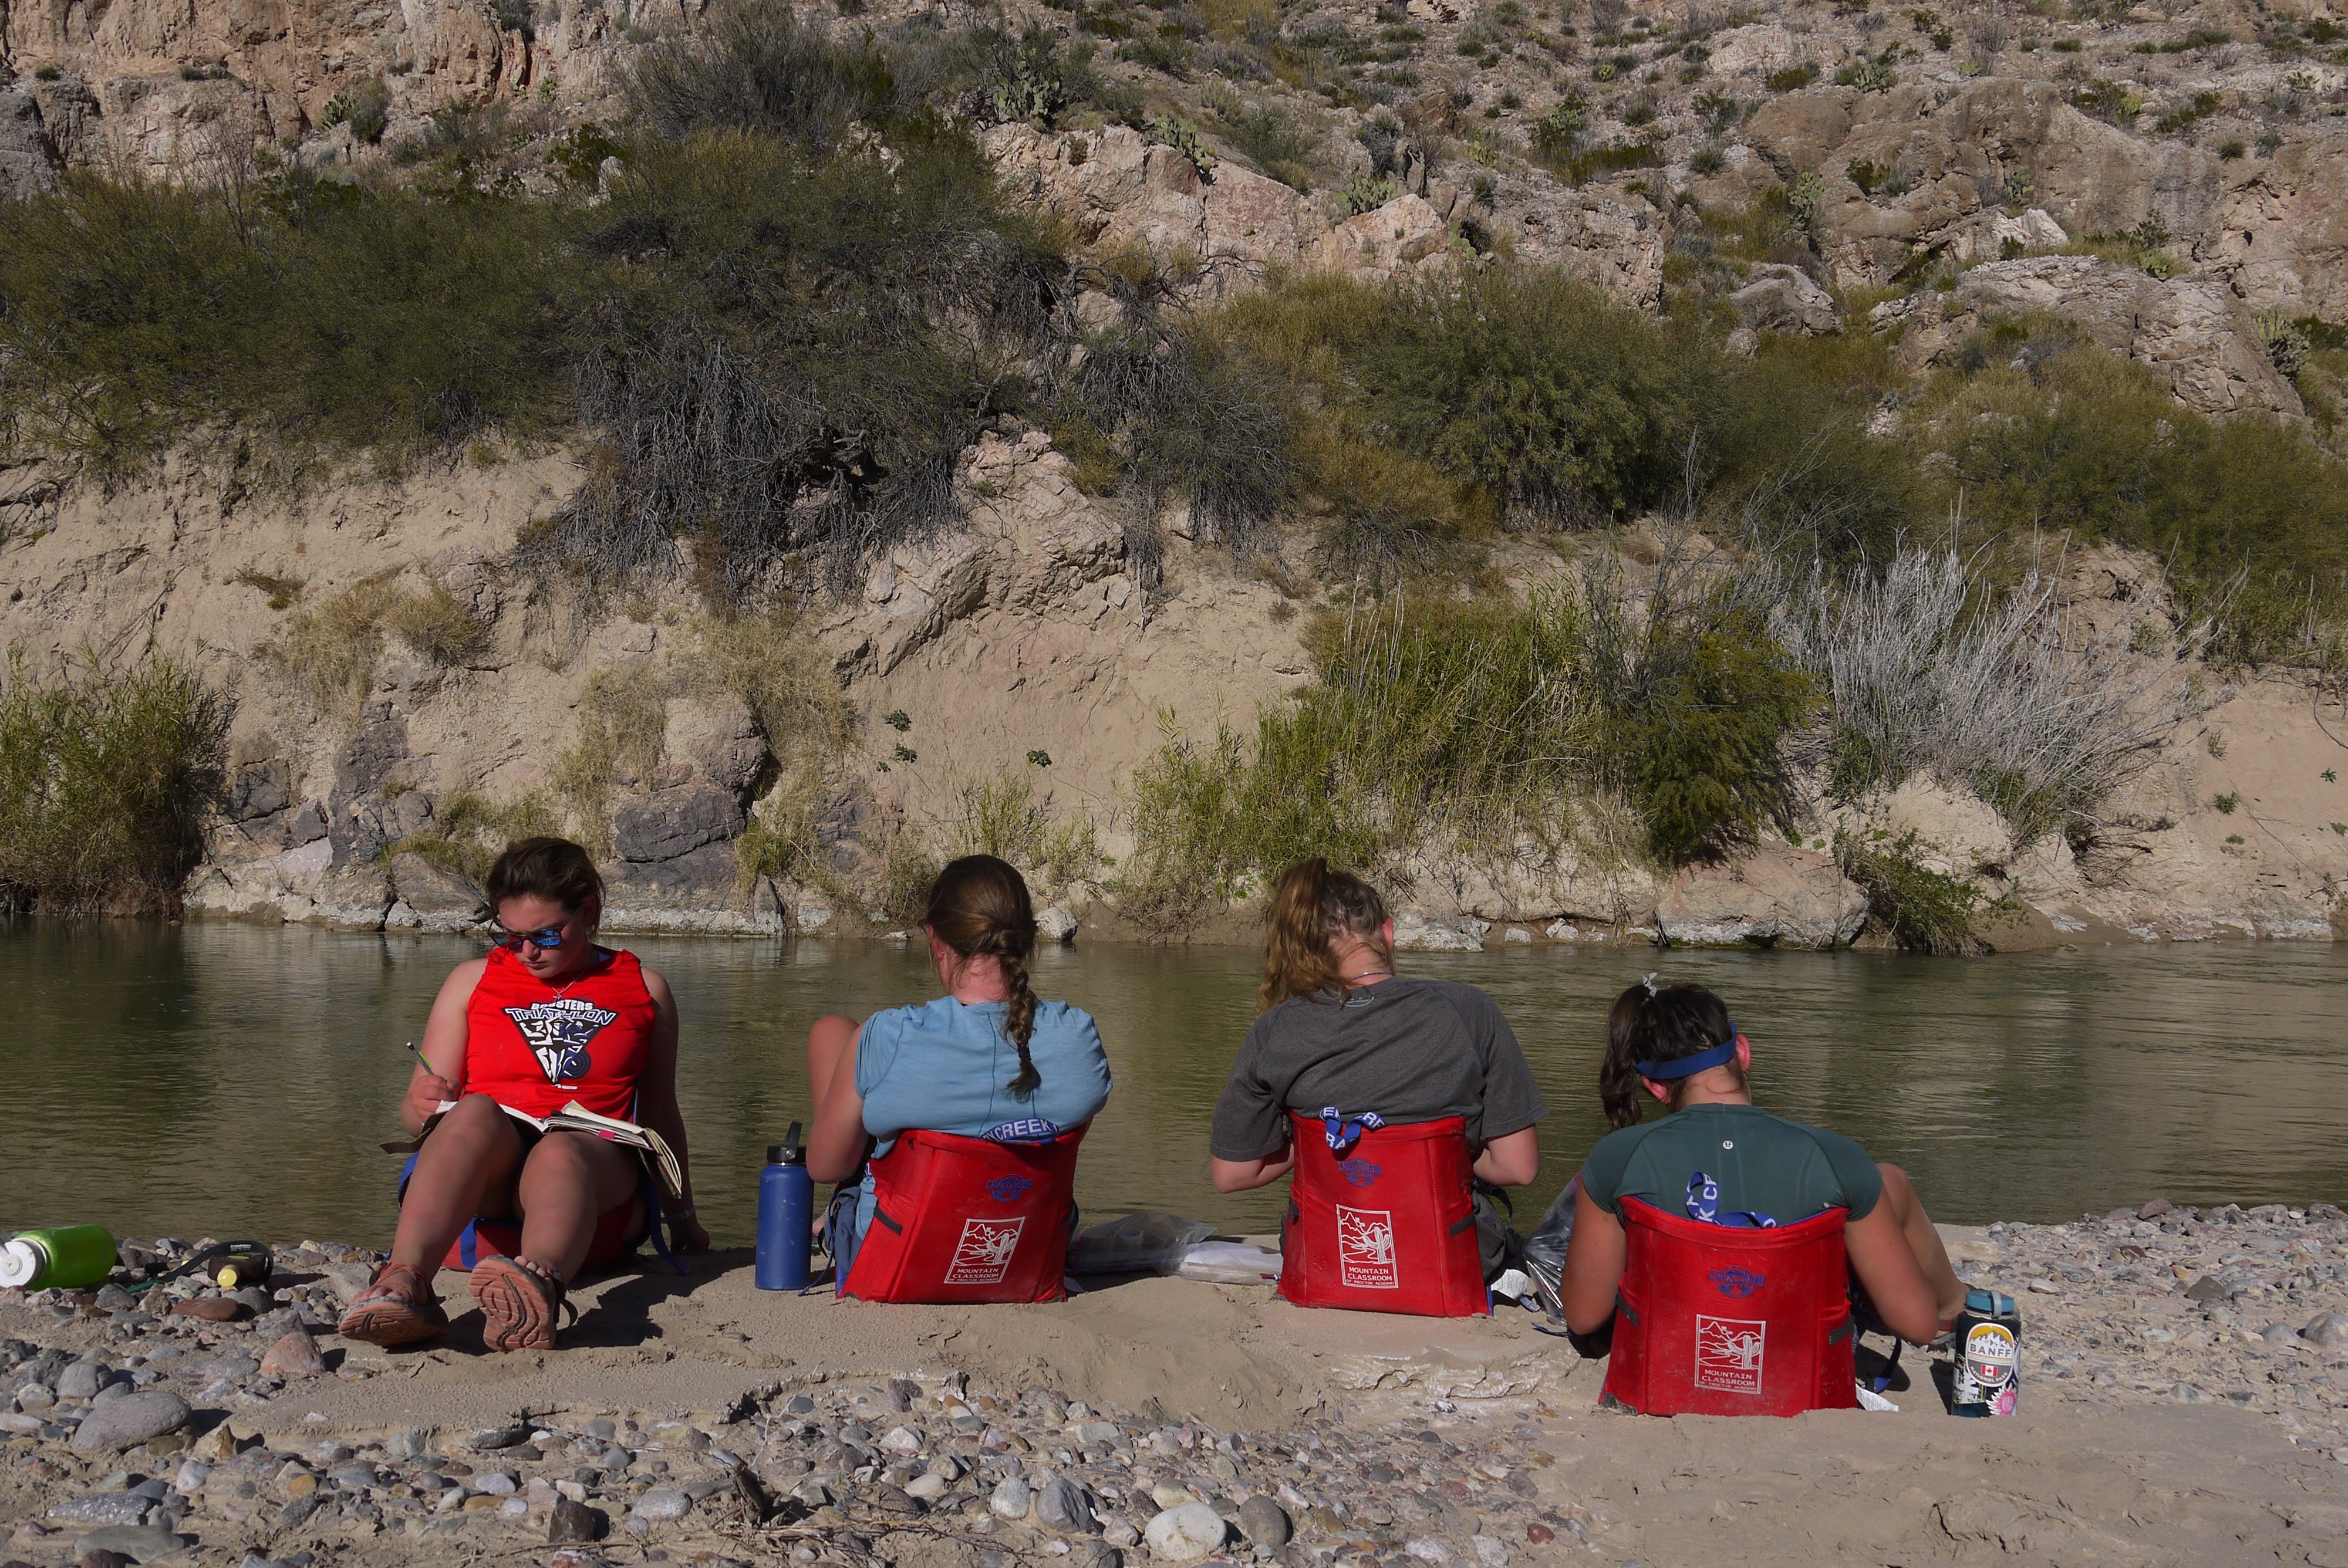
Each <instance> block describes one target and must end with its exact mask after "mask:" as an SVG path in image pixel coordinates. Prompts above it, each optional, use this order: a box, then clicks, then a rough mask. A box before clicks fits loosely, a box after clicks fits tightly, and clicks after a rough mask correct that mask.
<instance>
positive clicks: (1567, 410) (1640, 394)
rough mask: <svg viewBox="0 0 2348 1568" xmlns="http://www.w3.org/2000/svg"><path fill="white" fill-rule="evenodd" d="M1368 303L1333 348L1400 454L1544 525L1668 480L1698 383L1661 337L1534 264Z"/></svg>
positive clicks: (1376, 426)
mask: <svg viewBox="0 0 2348 1568" xmlns="http://www.w3.org/2000/svg"><path fill="white" fill-rule="evenodd" d="M1375 303H1376V304H1377V305H1378V306H1380V307H1381V308H1376V309H1373V310H1370V311H1367V312H1365V313H1363V314H1362V315H1361V316H1360V317H1358V318H1356V320H1355V321H1354V323H1351V332H1352V334H1353V341H1352V342H1351V343H1347V344H1345V345H1344V347H1345V349H1346V350H1347V351H1349V352H1347V354H1346V357H1347V359H1348V360H1349V362H1350V363H1351V364H1352V365H1353V366H1354V367H1356V374H1358V376H1359V378H1360V380H1361V382H1362V383H1363V384H1364V385H1365V387H1366V389H1367V391H1366V395H1365V399H1364V407H1363V414H1364V417H1365V422H1366V424H1367V425H1368V427H1369V428H1371V429H1372V430H1373V431H1375V433H1376V434H1378V435H1379V436H1383V437H1384V438H1385V439H1386V440H1388V441H1390V442H1391V443H1393V444H1394V445H1395V446H1397V447H1399V448H1401V449H1402V450H1404V451H1406V452H1410V453H1412V454H1414V455H1416V456H1421V457H1424V458H1426V460H1428V461H1429V462H1431V463H1433V464H1435V466H1437V467H1438V468H1440V469H1442V470H1443V471H1445V472H1446V473H1448V474H1451V475H1453V476H1455V477H1457V478H1459V479H1463V480H1468V481H1471V482H1473V483H1475V484H1477V485H1478V486H1480V487H1483V488H1484V489H1485V490H1487V491H1488V492H1489V493H1490V494H1491V495H1492V496H1493V497H1496V498H1497V499H1498V500H1499V501H1500V502H1501V503H1502V504H1503V505H1505V506H1507V507H1510V508H1511V509H1519V510H1522V511H1524V512H1527V513H1529V514H1531V515H1533V516H1535V517H1540V518H1555V519H1570V520H1576V521H1585V522H1594V521H1599V520H1602V519H1604V518H1611V517H1614V516H1618V515H1621V514H1622V513H1624V512H1627V511H1628V510H1630V509H1631V508H1632V507H1634V506H1635V505H1637V504H1638V503H1639V502H1640V501H1642V500H1643V499H1646V498H1648V497H1655V496H1659V495H1661V494H1662V493H1663V491H1664V490H1665V489H1666V488H1667V487H1668V483H1669V479H1670V477H1671V470H1672V468H1673V464H1674V461H1675V457H1676V453H1677V448H1678V445H1679V442H1680V439H1681V437H1682V436H1684V433H1685V431H1686V429H1687V426H1688V421H1689V412H1690V405H1691V399H1692V397H1693V395H1694V384H1693V381H1692V378H1691V376H1690V374H1689V371H1690V370H1691V368H1692V367H1691V366H1690V365H1689V364H1687V363H1686V361H1685V360H1684V359H1683V358H1682V357H1681V356H1679V355H1676V354H1673V352H1672V351H1671V347H1670V345H1669V343H1668V342H1667V336H1666V333H1665V331H1664V330H1663V329H1662V328H1659V327H1657V326H1655V325H1653V323H1648V322H1646V321H1643V320H1642V319H1641V318H1640V317H1639V316H1638V315H1637V314H1636V313H1632V312H1627V311H1622V310H1620V309H1618V308H1616V307H1614V306H1612V305H1610V304H1609V303H1607V302H1605V301H1604V300H1603V299H1602V298H1601V297H1600V296H1599V295H1598V294H1596V293H1595V292H1594V291H1591V290H1590V289H1588V288H1587V287H1585V286H1583V285H1581V284H1580V283H1576V282H1571V281H1570V280H1568V279H1566V278H1565V277H1564V276H1563V275H1561V274H1559V273H1555V272H1537V271H1533V270H1531V269H1516V268H1498V269H1493V270H1489V271H1479V272H1474V273H1471V274H1468V276H1466V277H1465V278H1462V279H1460V280H1459V281H1457V282H1456V283H1455V282H1436V283H1430V284H1427V285H1426V286H1424V287H1421V288H1418V289H1415V290H1405V291H1401V292H1395V293H1391V294H1389V295H1387V296H1386V297H1385V299H1384V300H1383V301H1380V302H1375Z"/></svg>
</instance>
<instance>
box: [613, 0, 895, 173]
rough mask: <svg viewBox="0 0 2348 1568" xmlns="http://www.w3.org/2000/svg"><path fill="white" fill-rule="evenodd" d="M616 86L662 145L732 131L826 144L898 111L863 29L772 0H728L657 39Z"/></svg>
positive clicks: (891, 84) (883, 65)
mask: <svg viewBox="0 0 2348 1568" xmlns="http://www.w3.org/2000/svg"><path fill="white" fill-rule="evenodd" d="M623 86H624V89H625V92H626V95H627V98H628V102H629V106H630V108H632V109H633V111H634V113H635V115H636V117H637V118H638V119H639V120H640V121H641V122H642V123H643V124H644V127H645V128H647V129H648V130H650V131H651V132H652V133H653V134H654V136H656V137H659V138H663V139H664V140H669V141H681V140H684V139H685V138H689V137H692V136H693V135H695V133H697V132H701V131H706V130H737V131H747V132H751V133H754V134H757V135H761V136H771V137H775V138H780V139H783V140H786V141H791V142H797V143H799V144H802V145H805V146H808V147H829V146H831V145H832V144H833V143H835V142H837V141H838V140H839V138H840V135H841V134H842V133H843V132H844V131H846V130H847V128H848V127H849V126H850V123H851V122H854V121H858V120H863V121H868V122H870V121H873V120H876V119H879V118H882V117H884V116H886V115H887V114H888V113H889V112H890V111H891V110H892V109H893V108H895V107H896V82H895V79H894V77H892V76H891V71H890V68H889V62H888V59H887V57H886V56H885V55H884V54H883V53H882V52H881V50H880V48H879V47H878V46H877V45H876V44H875V43H874V42H873V40H872V38H871V36H870V34H865V33H855V32H850V31H848V30H845V29H835V28H833V27H831V26H828V25H827V24H825V23H824V22H822V21H821V20H819V19H815V18H812V17H807V18H803V17H802V16H801V15H800V14H799V13H798V10H796V9H795V8H794V7H792V6H790V5H781V4H774V3H771V0H768V3H761V0H734V3H732V4H729V5H725V6H723V7H721V8H720V9H719V10H717V11H716V13H715V14H714V15H711V16H710V18H709V20H708V21H707V23H706V24H705V26H702V27H700V28H698V29H696V30H695V31H694V32H692V33H689V34H680V35H678V36H674V37H670V38H666V39H664V40H662V41H661V42H659V43H657V44H654V46H651V47H650V48H647V49H645V50H644V51H643V52H641V53H640V54H638V55H637V56H636V58H635V60H634V62H633V64H632V65H631V66H630V67H628V69H627V72H626V75H625V78H624V82H623Z"/></svg>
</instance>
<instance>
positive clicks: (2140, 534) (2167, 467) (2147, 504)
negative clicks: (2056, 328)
mask: <svg viewBox="0 0 2348 1568" xmlns="http://www.w3.org/2000/svg"><path fill="white" fill-rule="evenodd" d="M1921 412H1922V413H1923V414H1924V415H1925V417H1926V418H1927V419H1928V420H1929V425H1930V429H1931V433H1932V435H1931V446H1933V448H1934V449H1936V450H1937V451H1938V452H1939V453H1940V454H1941V455H1942V456H1943V458H1944V460H1945V462H1946V465H1947V466H1946V468H1945V470H1944V471H1943V478H1942V480H1941V483H1943V484H1944V485H1946V486H1948V487H1951V488H1952V489H1953V488H1954V487H1959V486H1961V487H1962V488H1963V491H1964V495H1965V515H1966V519H1967V522H1968V524H1969V526H1974V527H1979V526H1983V525H1986V527H1987V528H1989V529H1990V530H1991V531H1992V532H1999V533H2008V534H2011V535H2013V537H2016V538H2024V537H2028V536H2030V535H2032V534H2034V533H2038V532H2041V531H2044V530H2067V531H2069V532H2070V533H2072V534H2074V535H2075V536H2076V537H2078V538H2085V539H2109V540H2112V541H2115V542H2116V543H2119V544H2124V545H2128V546H2131V547H2133V548H2137V549H2141V550H2146V551H2148V552H2150V553H2151V554H2153V555H2156V556H2158V557H2160V558H2161V559H2163V560H2164V561H2166V562H2167V563H2168V569H2169V572H2170V574H2171V576H2172V579H2173V580H2174V581H2175V583H2176V586H2177V589H2178V598H2179V600H2180V601H2181V604H2182V606H2183V608H2184V609H2185V610H2186V611H2187V613H2188V615H2192V616H2195V617H2197V618H2198V617H2200V616H2205V615H2207V616H2212V617H2215V618H2216V620H2217V621H2218V623H2219V624H2218V629H2217V630H2218V635H2217V637H2216V639H2215V641H2213V644H2212V651H2213V653H2214V654H2215V656H2217V657H2219V658H2220V659H2226V660H2240V661H2260V660H2265V659H2271V658H2275V657H2279V656H2281V655H2284V654H2287V653H2290V652H2291V651H2294V650H2296V649H2297V648H2299V647H2300V646H2302V644H2303V641H2304V638H2305V633H2306V631H2307V629H2308V621H2309V620H2310V617H2311V615H2314V616H2319V617H2320V616H2322V615H2323V614H2326V613H2329V612H2330V611H2331V610H2332V609H2333V608H2334V607H2336V606H2337V605H2338V604H2339V602H2340V593H2341V585H2342V583H2343V574H2348V486H2343V474H2342V471H2341V465H2340V463H2339V462H2338V460H2337V459H2335V458H2333V457H2331V456H2328V455H2327V454H2326V453H2325V452H2324V451H2323V450H2322V448H2321V447H2320V446H2317V445H2316V443H2315V442H2314V441H2313V440H2312V438H2311V437H2310V436H2308V435H2307V434H2306V433H2305V432H2303V431H2302V430H2299V429H2296V428H2293V427H2291V426H2287V425H2277V424H2273V423H2270V422H2268V421H2265V420H2260V419H2257V418H2250V417H2243V418H2238V419H2230V420H2224V421H2217V420H2210V419H2205V418H2202V417H2200V416H2199V415H2195V414H2192V413H2189V412H2188V411H2187V410H2185V409H2182V408H2179V407H2178V405H2177V403H2176V400H2175V399H2174V398H2172V397H2170V396H2169V395H2168V391H2167V389H2166V388H2165V387H2164V386H2163V385H2162V384H2160V382H2159V381H2158V380H2157V379H2156V378H2155V377H2154V376H2153V375H2152V374H2150V373H2149V372H2147V371H2146V370H2145V369H2144V368H2143V367H2141V366H2138V365H2134V364H2127V363H2125V362H2123V361H2121V360H2118V359H2116V358H2114V357H2113V356H2111V355H2109V354H2105V353H2103V352H2102V351H2100V350H2098V349H2096V348H2093V347H2088V346H2081V347H2076V348H2071V349H2067V350H2065V351H2064V352H2061V353H2058V354H2053V355H2052V356H2050V357H2047V358H2044V359H2041V360H2039V361H2038V362H2037V363H2036V364H2033V365H2031V366H2029V367H2028V368H2025V369H2014V368H2012V367H2010V366H2005V365H1996V366H1993V367H1988V368H1984V369H1982V370H1981V371H1980V372H1978V373H1977V374H1972V375H1971V376H1965V375H1963V374H1962V373H1960V372H1950V373H1945V374H1943V376H1942V377H1941V380H1940V381H1939V382H1938V383H1937V384H1935V386H1934V388H1933V390H1932V394H1931V396H1929V397H1928V399H1927V400H1926V402H1925V404H1924V405H1923V408H1922V410H1921Z"/></svg>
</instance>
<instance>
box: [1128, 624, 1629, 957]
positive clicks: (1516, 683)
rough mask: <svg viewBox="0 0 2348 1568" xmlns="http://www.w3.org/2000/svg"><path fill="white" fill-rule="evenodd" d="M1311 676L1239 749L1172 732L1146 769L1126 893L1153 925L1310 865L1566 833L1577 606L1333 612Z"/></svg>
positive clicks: (1218, 738)
mask: <svg viewBox="0 0 2348 1568" xmlns="http://www.w3.org/2000/svg"><path fill="white" fill-rule="evenodd" d="M1310 642H1311V646H1312V648H1313V658H1314V669H1315V679H1314V681H1313V683H1312V684H1311V685H1309V686H1307V687H1306V688H1305V689H1304V690H1303V692H1300V693H1298V695H1297V696H1296V697H1295V698H1294V699H1292V700H1291V701H1287V702H1279V703H1272V704H1267V705H1266V706H1265V707H1264V708H1263V709H1262V711H1261V712H1259V714H1258V715H1257V719H1256V723H1255V729H1254V733H1253V734H1252V736H1250V737H1246V738H1244V739H1243V738H1242V737H1241V734H1240V733H1237V732H1235V731H1234V730H1233V729H1232V728H1231V726H1230V725H1229V724H1228V723H1218V724H1217V726H1216V730H1215V733H1214V734H1213V736H1212V738H1211V739H1207V740H1195V741H1194V740H1191V739H1188V738H1185V737H1182V736H1181V735H1179V733H1175V732H1174V730H1173V727H1172V719H1171V717H1170V716H1169V718H1168V720H1167V723H1168V731H1169V733H1168V740H1167V743H1166V744H1165V745H1164V746H1163V747H1162V748H1161V749H1160V750H1159V752H1158V753H1156V754H1154V755H1153V756H1151V757H1150V758H1148V760H1147V761H1145V762H1144V763H1143V764H1142V765H1141V766H1140V767H1139V768H1138V769H1137V770H1136V771H1135V774H1134V779H1133V784H1132V790H1133V808H1134V832H1135V849H1134V856H1133V858H1132V859H1131V861H1129V862H1128V866H1127V868H1126V876H1125V880H1124V882H1123V884H1122V885H1121V888H1120V897H1121V899H1122V901H1123V903H1124V904H1125V906H1126V907H1128V908H1130V909H1131V910H1132V911H1133V912H1134V913H1135V914H1136V915H1137V917H1140V918H1142V919H1144V920H1145V921H1146V922H1151V923H1156V924H1159V925H1161V926H1165V927H1176V926H1179V925H1180V924H1182V923H1183V922H1184V921H1185V920H1187V919H1188V918H1189V917H1190V916H1192V915H1193V914H1195V913H1196V911H1197V910H1198V909H1199V908H1200V906H1201V905H1203V904H1204V903H1206V902H1207V901H1208V900H1210V899H1231V898H1236V897H1246V896H1248V895H1249V894H1250V893H1251V892H1252V891H1254V890H1255V889H1257V888H1258V887H1260V886H1262V883H1263V882H1264V880H1265V879H1266V878H1268V877H1269V876H1272V875H1273V874H1275V873H1277V872H1278V871H1279V870H1280V868H1281V867H1282V866H1286V865H1288V864H1289V863H1290V862H1291V861H1292V860H1295V859H1297V858H1298V857H1300V856H1306V855H1327V856H1330V857H1331V858H1333V859H1335V860H1339V861H1342V862H1344V864H1347V865H1351V866H1362V867H1367V868H1370V869H1372V870H1373V871H1382V870H1385V869H1389V868H1391V867H1393V866H1395V865H1397V864H1398V863H1399V862H1400V861H1401V860H1402V859H1405V858H1406V857H1407V856H1409V855H1410V854H1411V853H1412V852H1414V851H1417V850H1424V849H1426V848H1428V847H1430V846H1431V845H1433V844H1435V843H1437V842H1447V843H1451V844H1457V845H1468V846H1499V847H1501V848H1502V849H1503V850H1506V849H1509V848H1512V847H1514V846H1515V845H1517V843H1518V842H1519V840H1520V839H1523V838H1526V837H1535V838H1540V837H1548V836H1551V835H1554V834H1555V833H1556V832H1557V831H1558V828H1559V826H1560V823H1561V821H1562V820H1563V817H1564V815H1565V812H1566V805H1567V802H1568V800H1569V796H1570V789H1571V786H1572V784H1573V782H1574V780H1575V778H1576V776H1577V774H1576V769H1577V767H1578V766H1579V759H1581V758H1582V757H1584V756H1585V755H1587V753H1588V737H1587V735H1586V733H1585V732H1584V731H1583V729H1582V728H1581V724H1582V719H1581V710H1580V709H1579V707H1578V706H1577V704H1576V702H1575V700H1574V698H1575V671H1576V670H1577V667H1578V666H1577V661H1576V648H1577V637H1576V623H1575V619H1574V612H1573V610H1572V607H1571V606H1570V604H1569V603H1568V602H1567V601H1564V600H1553V599H1552V600H1536V601H1535V602H1533V603H1530V604H1528V605H1522V606H1514V605H1465V606H1463V605H1460V604H1458V603H1457V602H1454V601H1447V600H1433V601H1429V602H1427V603H1424V604H1413V605H1407V606H1405V605H1396V606H1394V607H1392V608H1390V609H1387V610H1365V611H1363V612H1361V613H1359V614H1356V615H1353V616H1350V617H1340V616H1337V615H1334V614H1330V615H1326V616H1324V617H1323V619H1322V620H1320V621H1319V622H1318V623H1317V624H1316V625H1315V627H1314V629H1313V634H1312V636H1311V638H1310Z"/></svg>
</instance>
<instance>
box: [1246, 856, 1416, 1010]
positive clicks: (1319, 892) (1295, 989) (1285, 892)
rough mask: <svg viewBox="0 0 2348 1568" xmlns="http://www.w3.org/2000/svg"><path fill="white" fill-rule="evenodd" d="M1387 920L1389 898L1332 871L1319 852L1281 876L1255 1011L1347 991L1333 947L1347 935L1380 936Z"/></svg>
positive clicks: (1266, 925)
mask: <svg viewBox="0 0 2348 1568" xmlns="http://www.w3.org/2000/svg"><path fill="white" fill-rule="evenodd" d="M1385 923H1386V906H1385V899H1383V898H1381V897H1378V890H1377V889H1376V888H1375V887H1373V886H1370V885H1369V884H1368V883H1366V882H1365V881H1363V880H1362V879H1361V878H1360V877H1358V876H1354V874H1353V873H1351V872H1349V871H1333V870H1331V869H1330V868H1329V862H1328V861H1327V860H1325V859H1323V857H1322V856H1318V855H1316V856H1313V857H1312V858H1311V859H1309V860H1300V861H1298V862H1297V863H1296V864H1295V865H1293V866H1290V867H1289V868H1288V869H1287V870H1285V871H1283V872H1282V873H1281V874H1280V879H1279V880H1278V881H1276V882H1274V883H1273V884H1272V897H1271V899H1270V900H1269V901H1268V902H1267V903H1266V904H1265V906H1264V915H1263V983H1262V985H1261V986H1258V987H1257V988H1256V993H1255V1010H1256V1011H1258V1012H1259V1013H1261V1012H1267V1011H1269V1010H1270V1009H1273V1008H1275V1007H1278V1006H1279V1005H1280V1004H1281V1003H1282V1002H1284V1001H1286V1000H1287V999H1289V998H1291V997H1309V996H1312V995H1313V994H1315V993H1316V992H1320V991H1329V990H1340V991H1341V990H1343V989H1345V977H1344V975H1342V974H1340V973H1338V971H1337V960H1336V956H1335V953H1334V948H1335V946H1336V943H1337V941H1338V939H1339V938H1342V937H1349V936H1350V937H1371V938H1375V936H1376V935H1377V934H1378V931H1379V929H1380V927H1384V926H1385Z"/></svg>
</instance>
